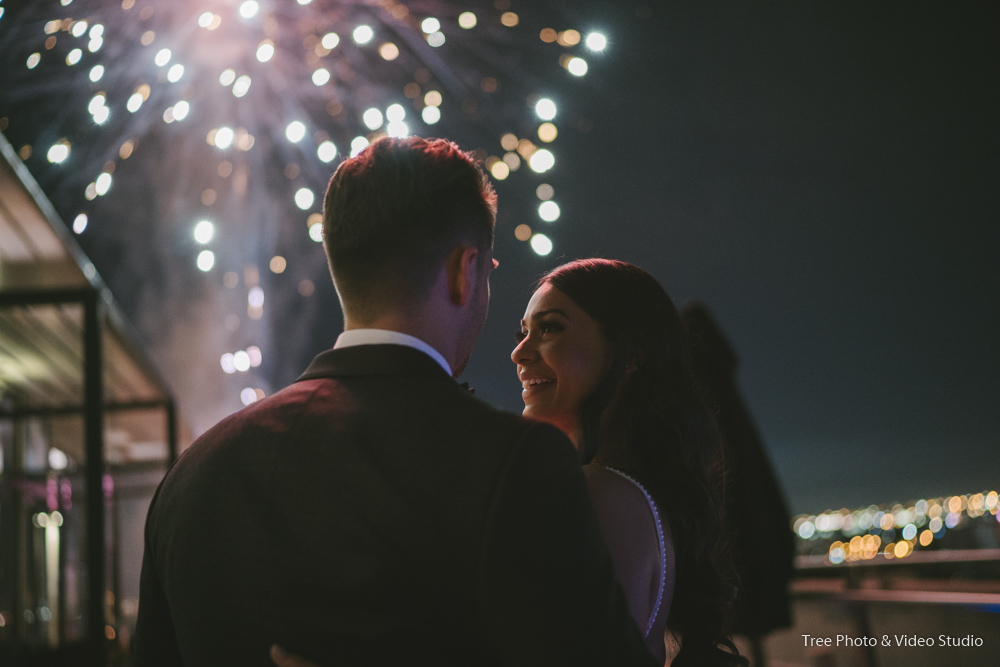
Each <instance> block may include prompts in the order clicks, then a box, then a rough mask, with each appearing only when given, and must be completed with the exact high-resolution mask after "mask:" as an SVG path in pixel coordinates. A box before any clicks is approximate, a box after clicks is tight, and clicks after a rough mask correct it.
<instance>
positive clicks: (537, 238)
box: [531, 234, 552, 256]
mask: <svg viewBox="0 0 1000 667" xmlns="http://www.w3.org/2000/svg"><path fill="white" fill-rule="evenodd" d="M531 249H532V250H534V251H535V252H536V253H538V254H539V255H542V256H545V255H548V254H549V253H550V252H552V241H551V240H550V239H549V237H548V236H546V235H545V234H534V235H532V237H531Z"/></svg>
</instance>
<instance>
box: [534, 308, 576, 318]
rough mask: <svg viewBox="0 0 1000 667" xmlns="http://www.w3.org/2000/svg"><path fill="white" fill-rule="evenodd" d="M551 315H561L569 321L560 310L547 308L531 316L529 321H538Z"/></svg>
mask: <svg viewBox="0 0 1000 667" xmlns="http://www.w3.org/2000/svg"><path fill="white" fill-rule="evenodd" d="M553 314H555V315H562V316H563V317H565V318H566V319H567V320H568V319H569V315H567V314H566V313H565V311H563V309H562V308H549V309H548V310H540V311H538V312H537V313H535V314H533V315H532V316H531V319H533V320H540V319H542V318H543V317H545V316H546V315H553Z"/></svg>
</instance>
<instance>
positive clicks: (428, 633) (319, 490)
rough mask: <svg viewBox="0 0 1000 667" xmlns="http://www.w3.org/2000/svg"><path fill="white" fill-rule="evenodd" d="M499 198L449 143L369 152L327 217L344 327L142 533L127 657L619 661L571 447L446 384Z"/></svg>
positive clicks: (200, 456) (633, 632) (341, 174)
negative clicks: (273, 651) (272, 651)
mask: <svg viewBox="0 0 1000 667" xmlns="http://www.w3.org/2000/svg"><path fill="white" fill-rule="evenodd" d="M495 206H496V204H495V194H494V192H493V190H492V188H491V186H490V185H489V182H488V181H487V179H486V177H485V176H484V175H483V173H482V171H481V170H480V169H479V168H478V167H477V166H476V164H475V163H474V162H473V161H472V160H471V159H470V158H469V157H468V156H467V155H466V154H464V153H462V152H461V151H459V150H458V147H457V146H455V145H454V144H451V143H449V142H446V141H441V140H437V141H431V142H428V141H425V140H422V139H417V138H410V139H404V140H393V139H384V140H381V141H378V142H376V143H374V144H373V145H372V146H370V147H369V148H368V149H366V150H365V151H364V152H362V153H361V154H360V155H358V156H357V157H355V158H353V159H350V160H347V161H345V162H344V163H343V164H342V165H341V166H340V167H339V168H338V170H337V172H336V173H335V174H334V176H333V178H332V180H331V182H330V186H329V189H328V191H327V194H326V202H325V206H324V209H325V210H324V222H323V229H324V236H325V248H326V252H327V256H328V259H329V262H330V269H331V273H332V274H333V280H334V283H335V285H336V288H337V293H338V295H339V297H340V302H341V306H342V309H343V312H344V329H345V330H344V333H343V334H341V336H340V337H339V338H338V339H337V343H336V345H335V346H334V349H332V350H329V351H327V352H324V353H322V354H320V355H319V356H318V357H317V358H316V359H315V360H314V361H313V363H312V365H310V367H309V369H308V370H307V371H306V372H305V374H304V375H303V376H302V377H301V378H300V379H299V381H298V382H296V383H295V384H293V385H292V386H290V387H288V388H286V389H284V390H283V391H280V392H278V393H277V394H275V395H274V396H271V397H269V398H267V399H264V400H262V401H260V402H258V403H256V404H254V405H252V406H250V407H248V408H246V409H245V410H242V411H241V412H239V413H237V414H235V415H232V416H230V417H228V418H227V419H224V420H223V421H222V422H220V423H219V424H218V425H217V426H215V427H214V428H212V429H211V430H209V431H208V432H207V433H206V434H205V435H204V436H202V437H201V438H199V440H198V441H197V442H195V443H194V444H193V445H192V446H191V448H190V449H189V450H188V451H186V452H185V453H184V454H183V455H182V456H181V457H180V459H179V460H178V461H177V463H176V464H175V465H174V466H173V467H172V468H171V470H170V471H169V472H168V473H167V476H166V477H165V479H164V481H163V482H162V484H161V485H160V488H159V490H158V491H157V495H156V496H155V497H154V499H153V503H152V506H151V507H150V511H149V517H148V519H147V524H146V553H145V557H144V561H143V571H142V588H141V597H140V603H139V619H138V625H137V628H136V638H135V649H136V657H137V664H138V665H140V666H147V665H179V664H184V665H188V666H199V665H206V666H208V665H211V666H212V667H217V666H218V665H268V664H270V659H269V647H270V646H271V644H272V643H277V644H280V645H282V646H283V647H285V648H287V649H289V650H291V651H294V652H295V653H297V654H301V655H302V656H303V657H305V658H308V659H309V660H313V661H315V662H316V663H319V664H322V665H327V666H329V667H333V666H334V665H391V664H435V665H472V664H474V665H573V666H574V667H578V666H579V665H598V664H601V665H631V664H637V665H638V664H644V665H645V664H649V663H650V661H651V658H650V657H649V656H648V655H647V654H646V652H645V649H644V647H643V641H642V637H641V635H640V633H639V631H638V629H637V628H636V627H635V625H634V624H633V622H632V621H631V619H630V617H629V614H628V611H627V608H626V604H625V599H624V596H623V594H622V593H621V590H620V589H619V588H618V586H617V584H616V583H615V582H614V578H613V574H612V570H611V562H610V558H609V556H608V555H607V552H606V549H605V547H604V545H603V544H602V543H601V540H600V537H599V534H598V530H597V525H596V521H595V518H594V514H593V510H592V508H591V507H590V504H589V499H588V498H587V495H586V490H585V486H584V479H583V475H582V473H581V469H580V465H579V462H578V459H577V457H576V453H575V451H574V450H573V447H572V445H571V444H570V443H569V442H568V441H567V440H566V439H565V437H564V436H562V435H561V434H560V433H559V432H558V431H557V430H556V429H554V428H552V427H549V426H547V425H544V424H539V423H532V422H530V421H527V420H524V419H522V418H520V417H516V416H513V415H509V414H506V413H502V412H499V411H497V410H494V409H492V408H491V407H489V406H488V405H486V404H484V403H482V402H481V401H479V400H477V399H475V398H474V397H473V396H472V395H470V394H469V392H467V391H465V390H464V389H462V388H461V387H460V386H459V385H458V384H456V383H455V381H454V380H453V378H452V376H453V375H458V374H459V373H461V371H462V369H463V368H464V367H465V364H466V362H467V361H468V358H469V355H470V354H471V352H472V347H473V344H474V342H475V340H476V337H477V336H478V334H479V331H480V329H481V328H482V325H483V322H484V321H485V318H486V310H487V307H488V304H489V274H490V272H491V271H492V269H493V268H495V266H496V263H495V261H494V260H493V256H492V245H493V226H494V223H495V215H496V208H495Z"/></svg>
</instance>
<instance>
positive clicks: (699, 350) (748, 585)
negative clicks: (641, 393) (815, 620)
mask: <svg viewBox="0 0 1000 667" xmlns="http://www.w3.org/2000/svg"><path fill="white" fill-rule="evenodd" d="M681 317H682V318H683V320H684V324H685V326H686V327H687V330H688V337H689V339H690V341H691V352H692V354H693V356H694V363H695V368H696V372H697V374H698V378H699V380H700V381H701V383H702V387H703V389H704V391H705V392H706V394H707V396H706V398H707V399H708V400H709V402H710V403H711V404H714V405H715V407H716V409H717V417H718V422H719V428H720V430H721V431H722V435H723V437H724V438H725V440H726V456H727V461H728V477H727V481H726V502H725V509H726V523H727V525H729V526H730V527H731V529H732V536H731V544H732V552H733V560H734V561H735V564H736V568H737V572H738V574H739V591H738V593H737V595H736V609H735V622H734V626H733V630H734V632H736V633H737V634H743V635H746V636H748V637H749V638H750V641H751V643H752V644H753V653H754V655H753V658H754V660H753V664H754V665H755V666H759V665H763V664H764V661H765V658H764V655H763V647H762V646H761V639H762V638H763V637H764V635H766V634H767V633H769V632H771V631H773V630H775V629H777V628H786V627H789V626H790V625H791V607H790V601H789V595H788V582H789V580H790V579H791V576H792V559H793V556H794V548H795V543H794V535H793V534H792V531H791V528H790V526H789V524H790V520H791V519H790V517H789V513H788V508H787V506H786V504H785V500H784V496H783V494H782V491H781V485H780V484H779V483H778V478H777V476H776V475H775V474H774V470H773V469H772V467H771V463H770V459H769V458H768V455H767V451H766V450H765V449H764V443H763V441H762V440H761V437H760V434H759V433H758V432H757V427H756V426H755V425H754V422H753V418H752V417H751V416H750V411H749V410H748V409H747V406H746V403H745V402H744V401H743V397H742V396H741V395H740V391H739V389H738V388H737V385H736V368H737V365H738V362H739V360H738V358H737V356H736V351H735V350H734V349H733V347H732V346H731V345H730V344H729V341H727V340H726V337H725V335H724V334H723V333H722V330H721V329H720V328H719V326H718V324H716V322H715V320H714V319H713V318H712V316H711V315H710V314H709V312H708V309H707V308H706V307H705V306H704V305H703V304H701V303H692V304H687V305H685V306H684V307H683V308H681Z"/></svg>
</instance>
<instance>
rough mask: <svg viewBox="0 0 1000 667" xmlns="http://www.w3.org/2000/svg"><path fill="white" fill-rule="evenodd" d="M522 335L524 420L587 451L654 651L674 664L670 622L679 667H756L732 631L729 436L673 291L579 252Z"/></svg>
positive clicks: (534, 301) (594, 493) (621, 574)
mask: <svg viewBox="0 0 1000 667" xmlns="http://www.w3.org/2000/svg"><path fill="white" fill-rule="evenodd" d="M517 337H518V345H517V347H515V348H514V351H513V352H512V353H511V359H512V361H514V363H515V364H517V371H518V376H519V378H520V379H521V384H522V387H523V390H522V398H523V400H524V415H525V416H526V417H531V418H533V419H538V420H540V421H545V422H548V423H551V424H553V425H555V426H557V427H558V428H559V429H561V430H562V431H563V432H564V433H566V435H567V436H569V438H570V439H571V440H572V441H573V443H574V445H576V447H577V449H578V450H579V452H580V458H581V461H582V462H583V463H584V465H585V468H584V470H585V473H586V477H587V482H588V488H589V489H590V492H591V497H592V498H593V500H594V505H595V508H596V510H597V514H598V520H599V523H600V526H601V530H602V532H603V534H604V537H605V540H606V541H607V543H608V546H609V548H610V550H611V553H612V560H613V563H614V567H615V573H616V575H617V577H618V579H619V581H620V583H621V584H622V587H623V588H624V590H625V593H626V598H627V599H628V602H629V608H630V610H631V612H632V615H633V617H634V618H635V620H636V622H637V623H638V624H639V627H640V629H642V630H643V631H644V632H645V633H646V637H647V643H648V645H649V648H650V650H651V651H652V652H653V653H654V655H656V656H657V657H658V658H660V659H665V653H666V650H665V647H664V639H663V638H664V630H665V629H666V628H667V627H669V628H670V630H671V631H672V634H673V635H674V637H675V638H676V639H677V640H678V641H679V651H677V652H676V655H675V656H674V658H673V661H672V664H673V665H675V666H676V667H681V666H683V665H732V664H746V661H745V660H744V659H742V658H741V657H740V656H739V655H738V653H737V652H736V649H735V647H734V646H733V644H732V642H731V641H730V640H729V639H728V637H727V634H726V633H727V618H728V613H727V612H728V608H729V605H730V602H731V600H732V598H733V593H734V588H733V586H732V584H730V583H729V582H727V581H726V579H725V577H724V576H723V572H724V571H725V570H724V568H723V567H722V566H721V564H720V560H721V559H720V558H719V547H720V531H721V504H720V501H719V499H718V498H717V495H716V488H717V483H718V478H719V476H720V473H721V465H720V462H721V457H720V454H721V450H720V441H719V436H718V433H717V431H716V426H715V422H714V419H713V417H712V414H711V413H710V412H709V410H708V409H707V408H706V406H705V405H704V403H703V402H702V400H701V398H700V396H699V393H698V390H697V387H696V386H695V380H694V374H693V367H692V362H691V358H690V351H689V348H688V343H687V340H686V335H685V331H684V328H683V326H682V324H681V320H680V317H679V315H678V313H677V310H676V308H675V307H674V304H673V302H672V301H671V300H670V297H669V296H668V295H667V293H666V292H665V291H664V290H663V288H662V287H660V285H659V284H658V283H657V282H656V280H655V279H654V278H653V277H652V276H650V275H649V274H648V273H646V272H645V271H643V270H642V269H640V268H638V267H636V266H633V265H631V264H628V263H625V262H619V261H614V260H605V259H588V260H577V261H575V262H570V263H569V264H564V265H562V266H560V267H558V268H556V269H554V270H553V271H551V272H550V273H548V274H547V275H546V276H545V277H544V278H542V280H541V281H540V282H539V285H538V287H537V289H536V290H535V292H534V294H533V295H532V297H531V300H530V301H529V303H528V307H527V310H526V311H525V314H524V319H523V320H522V321H521V328H520V331H519V332H518V333H517ZM674 649H676V646H674ZM671 652H673V651H671Z"/></svg>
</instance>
